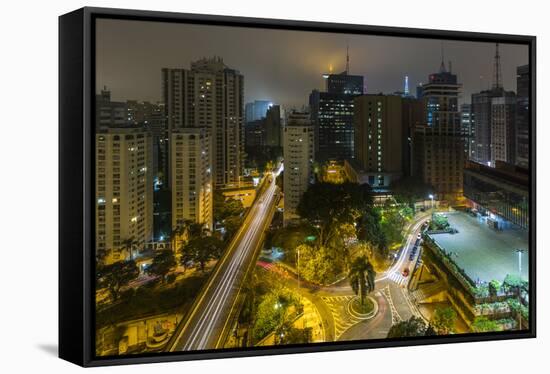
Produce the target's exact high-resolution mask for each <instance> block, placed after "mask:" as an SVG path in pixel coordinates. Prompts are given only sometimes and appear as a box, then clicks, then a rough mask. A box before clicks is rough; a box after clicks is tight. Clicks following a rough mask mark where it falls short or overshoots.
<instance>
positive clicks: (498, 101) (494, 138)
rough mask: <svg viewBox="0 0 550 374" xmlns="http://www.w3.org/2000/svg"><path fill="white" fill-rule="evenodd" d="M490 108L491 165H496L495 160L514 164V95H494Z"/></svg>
mask: <svg viewBox="0 0 550 374" xmlns="http://www.w3.org/2000/svg"><path fill="white" fill-rule="evenodd" d="M491 110H492V113H491V165H492V166H494V165H496V161H497V160H498V161H503V162H506V163H509V164H515V160H516V125H515V120H516V97H515V96H514V95H507V96H501V97H494V98H493V100H492V101H491Z"/></svg>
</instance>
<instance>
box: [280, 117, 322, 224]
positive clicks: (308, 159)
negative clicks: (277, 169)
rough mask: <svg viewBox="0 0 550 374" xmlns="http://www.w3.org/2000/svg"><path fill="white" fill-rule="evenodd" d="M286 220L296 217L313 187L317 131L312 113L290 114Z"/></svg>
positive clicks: (286, 136) (286, 144) (286, 141)
mask: <svg viewBox="0 0 550 374" xmlns="http://www.w3.org/2000/svg"><path fill="white" fill-rule="evenodd" d="M283 143H284V145H283V151H284V162H285V164H284V165H285V166H284V167H285V170H284V176H283V189H284V206H285V208H284V220H285V221H288V220H291V219H293V218H295V217H296V208H297V207H298V204H299V203H300V199H301V198H302V195H303V194H304V192H306V190H307V188H308V186H309V185H310V184H311V183H313V181H314V176H313V159H314V156H315V154H314V129H313V125H312V123H311V119H310V115H309V113H302V112H293V113H290V114H289V116H288V119H287V123H286V125H285V128H284V135H283Z"/></svg>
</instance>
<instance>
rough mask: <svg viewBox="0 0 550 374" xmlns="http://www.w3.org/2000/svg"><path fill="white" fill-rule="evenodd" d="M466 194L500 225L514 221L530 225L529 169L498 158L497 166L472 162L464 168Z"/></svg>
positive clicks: (521, 225) (520, 225)
mask: <svg viewBox="0 0 550 374" xmlns="http://www.w3.org/2000/svg"><path fill="white" fill-rule="evenodd" d="M464 196H465V197H466V198H468V199H469V200H470V201H471V202H472V204H473V207H474V208H475V209H477V210H478V211H480V212H481V213H486V214H489V215H490V216H492V217H491V218H492V220H493V222H494V223H495V225H497V227H499V228H500V227H502V226H505V225H506V224H507V222H511V223H513V224H514V225H516V226H519V227H521V228H524V229H528V228H529V172H528V170H527V169H523V168H520V167H518V166H514V165H512V164H507V163H504V162H500V161H497V162H496V164H495V166H494V167H489V166H487V165H484V164H480V163H475V162H469V163H468V164H467V165H466V169H465V170H464Z"/></svg>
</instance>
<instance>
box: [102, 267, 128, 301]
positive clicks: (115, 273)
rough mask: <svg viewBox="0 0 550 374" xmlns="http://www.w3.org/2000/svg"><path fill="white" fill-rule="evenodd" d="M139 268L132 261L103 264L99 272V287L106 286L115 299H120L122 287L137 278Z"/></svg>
mask: <svg viewBox="0 0 550 374" xmlns="http://www.w3.org/2000/svg"><path fill="white" fill-rule="evenodd" d="M138 275H139V269H138V267H137V265H136V263H135V262H134V261H133V260H132V261H119V262H115V263H113V264H110V265H104V266H102V267H101V268H100V269H99V271H98V272H97V274H96V276H97V286H98V288H103V287H106V288H107V289H108V290H109V293H110V294H111V297H112V299H113V300H115V301H116V300H118V298H119V296H120V289H121V288H122V287H124V286H126V285H127V284H128V283H129V282H130V281H131V280H133V279H135V278H137V276H138Z"/></svg>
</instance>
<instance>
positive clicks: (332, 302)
mask: <svg viewBox="0 0 550 374" xmlns="http://www.w3.org/2000/svg"><path fill="white" fill-rule="evenodd" d="M354 297H355V296H323V297H322V299H323V301H324V302H325V303H326V304H327V306H328V307H329V309H330V312H331V313H332V317H333V319H334V336H335V339H336V340H338V339H339V338H340V337H341V336H342V334H343V333H344V332H346V330H347V329H349V328H350V327H351V326H353V325H355V324H356V323H358V322H361V321H362V319H360V318H357V317H355V316H351V315H350V314H349V313H347V308H346V307H347V304H348V303H349V302H350V300H351V299H353V298H354Z"/></svg>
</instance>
